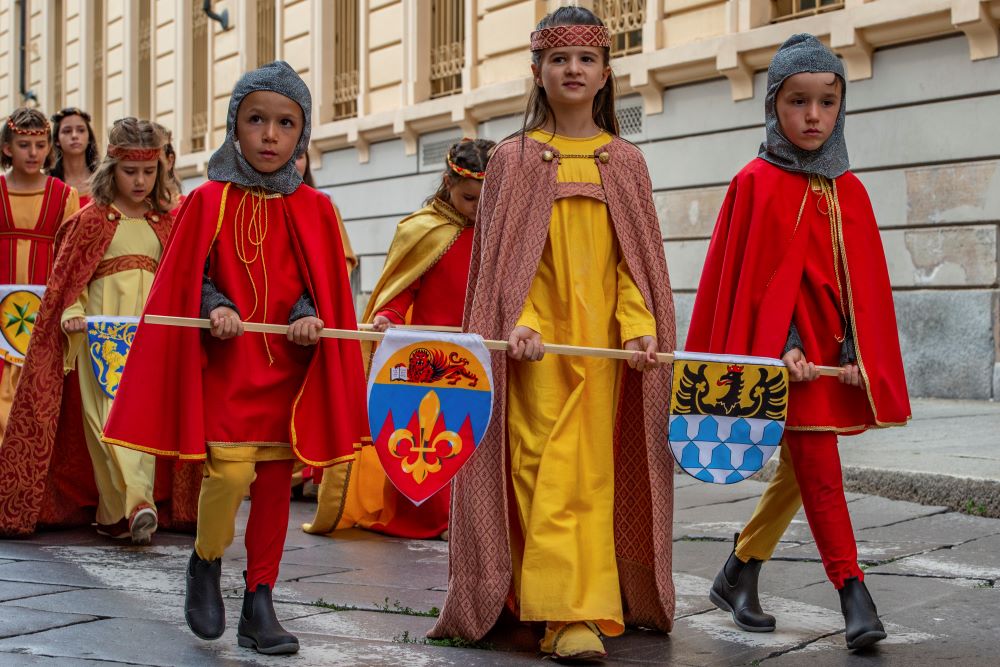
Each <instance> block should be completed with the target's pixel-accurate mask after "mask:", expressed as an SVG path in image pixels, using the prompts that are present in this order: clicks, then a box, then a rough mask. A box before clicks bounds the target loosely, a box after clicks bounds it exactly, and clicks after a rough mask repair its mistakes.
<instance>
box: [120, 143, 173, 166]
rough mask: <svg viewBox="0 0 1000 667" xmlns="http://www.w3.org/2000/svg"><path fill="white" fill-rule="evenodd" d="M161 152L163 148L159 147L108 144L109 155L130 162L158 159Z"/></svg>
mask: <svg viewBox="0 0 1000 667" xmlns="http://www.w3.org/2000/svg"><path fill="white" fill-rule="evenodd" d="M160 153H161V149H159V148H129V147H127V146H115V145H114V144H110V145H109V146H108V157H113V158H116V159H118V160H126V161H128V162H148V161H149V160H157V159H159V157H160Z"/></svg>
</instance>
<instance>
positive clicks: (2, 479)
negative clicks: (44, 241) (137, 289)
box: [0, 204, 201, 536]
mask: <svg viewBox="0 0 1000 667" xmlns="http://www.w3.org/2000/svg"><path fill="white" fill-rule="evenodd" d="M109 213H111V214H113V212H112V210H111V209H110V208H106V207H102V206H98V205H96V204H90V205H88V206H87V207H85V208H84V209H82V210H80V211H79V212H78V213H76V215H74V216H73V217H71V218H70V219H69V220H67V221H66V223H65V224H64V225H63V226H62V227H60V228H59V232H58V234H57V236H56V240H55V244H56V248H57V254H56V260H55V265H54V267H53V270H52V276H51V278H50V279H49V283H48V287H47V289H46V292H45V297H44V298H43V299H42V305H41V307H40V309H39V316H38V324H37V326H36V327H35V330H34V333H33V334H32V338H31V343H30V345H29V347H28V355H27V357H26V358H25V363H24V369H23V371H22V373H21V378H20V382H19V383H18V389H17V394H16V395H15V397H14V404H13V405H12V406H11V412H10V421H9V422H8V424H7V431H6V433H5V435H4V441H3V446H2V447H0V535H6V536H13V535H30V534H31V533H32V532H34V531H35V529H36V527H37V526H39V525H42V526H69V525H80V524H89V523H90V522H91V521H93V511H92V507H93V506H95V505H96V504H97V489H96V487H95V485H94V479H93V472H92V470H93V467H92V464H91V461H90V455H89V453H88V452H87V445H86V440H85V439H84V436H83V414H82V411H81V407H80V393H79V380H78V379H77V375H76V372H91V371H90V369H89V368H83V369H78V371H76V372H73V373H70V374H68V375H66V374H64V372H63V346H64V343H65V340H66V338H65V335H64V334H63V332H62V328H61V322H60V320H61V318H62V313H63V311H64V310H65V309H66V308H68V307H69V306H70V305H72V304H73V303H74V302H75V301H76V299H77V297H78V296H79V295H80V294H81V293H82V292H83V291H84V290H85V289H87V284H88V283H89V282H90V281H91V280H92V279H93V276H94V274H95V272H96V270H97V268H98V265H99V264H100V263H101V258H102V257H103V256H104V253H105V251H106V250H107V248H108V245H110V243H111V239H112V238H113V237H114V235H115V230H116V229H117V227H118V219H117V217H115V218H113V219H109V218H108V215H109ZM147 220H148V222H149V226H150V227H151V228H152V230H153V232H154V233H155V234H156V236H157V238H159V240H160V243H161V244H166V241H167V236H168V234H169V232H170V227H171V225H172V224H173V218H171V217H170V215H169V214H160V215H158V216H156V217H155V219H154V216H153V215H149V216H147ZM200 487H201V474H200V471H198V470H196V469H195V468H194V467H192V466H187V467H183V468H180V467H178V468H175V467H174V464H173V463H172V462H163V463H162V464H160V465H158V466H157V470H156V478H155V485H154V497H155V499H156V500H157V503H163V504H162V505H161V506H159V509H158V513H159V523H160V525H161V526H163V527H164V528H172V529H190V528H192V527H193V526H194V522H195V519H196V513H197V501H198V492H199V489H200ZM164 501H169V502H164Z"/></svg>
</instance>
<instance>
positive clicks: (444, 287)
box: [371, 226, 474, 538]
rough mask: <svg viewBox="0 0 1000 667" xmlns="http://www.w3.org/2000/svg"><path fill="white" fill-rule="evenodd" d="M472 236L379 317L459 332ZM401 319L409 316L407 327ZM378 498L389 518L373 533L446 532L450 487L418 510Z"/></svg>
mask: <svg viewBox="0 0 1000 667" xmlns="http://www.w3.org/2000/svg"><path fill="white" fill-rule="evenodd" d="M473 236H474V229H473V227H471V226H469V227H466V228H465V229H463V230H462V231H461V232H460V233H459V235H458V237H457V238H456V239H455V242H454V243H453V244H452V245H451V247H450V248H448V250H447V251H446V252H445V253H444V255H442V256H441V259H439V260H438V261H437V262H436V263H435V264H434V265H433V266H432V267H431V268H429V269H427V271H426V272H425V273H424V274H423V275H422V276H420V277H419V278H417V279H416V280H414V281H413V283H411V284H410V286H409V287H407V288H406V289H404V290H403V291H402V292H400V293H399V294H398V295H397V296H396V297H395V298H394V299H391V300H390V301H389V302H388V303H387V304H386V305H385V307H384V308H383V309H382V310H380V311H379V313H378V314H379V315H384V316H386V317H388V318H389V319H390V320H392V321H393V322H395V323H396V324H412V325H427V326H451V327H460V326H462V313H463V311H464V309H465V290H464V289H463V287H464V286H465V284H466V283H467V282H468V280H469V260H470V258H471V256H472V239H473ZM406 313H409V315H410V319H409V321H408V322H407V321H406ZM383 497H384V499H385V507H386V509H385V511H384V512H383V515H385V516H391V517H392V518H391V519H389V521H388V522H386V523H377V524H374V525H372V526H371V529H372V530H377V531H379V532H382V533H386V534H387V535H398V536H401V537H415V538H428V537H437V536H438V535H440V534H441V533H442V532H444V531H445V530H446V529H447V528H448V510H449V507H450V505H451V485H448V486H446V487H444V488H443V489H441V490H440V491H438V492H437V493H435V494H434V495H433V496H431V497H430V498H428V499H427V500H426V501H424V502H423V503H422V504H421V505H420V506H419V507H418V506H416V505H414V504H413V503H412V502H411V501H409V500H408V499H407V498H406V497H405V496H404V495H403V494H401V493H400V492H399V491H398V490H397V489H396V488H395V487H394V486H393V485H392V484H386V485H385V490H384V491H383Z"/></svg>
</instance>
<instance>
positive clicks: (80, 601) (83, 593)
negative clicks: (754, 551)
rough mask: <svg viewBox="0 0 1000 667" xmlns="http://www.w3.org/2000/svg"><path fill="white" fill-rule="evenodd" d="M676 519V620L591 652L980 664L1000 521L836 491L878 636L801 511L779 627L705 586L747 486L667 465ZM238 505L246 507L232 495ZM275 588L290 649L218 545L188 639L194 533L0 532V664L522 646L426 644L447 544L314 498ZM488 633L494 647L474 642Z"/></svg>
mask: <svg viewBox="0 0 1000 667" xmlns="http://www.w3.org/2000/svg"><path fill="white" fill-rule="evenodd" d="M676 482H677V493H676V512H675V525H674V533H675V535H674V539H675V541H674V580H675V583H676V586H677V593H678V604H677V622H676V624H675V628H674V631H673V633H671V634H670V635H669V636H664V635H661V634H658V633H653V632H645V631H630V632H628V633H627V634H626V635H625V636H623V637H620V638H615V639H610V640H608V641H607V646H608V650H609V653H610V655H609V659H608V661H607V664H622V665H625V664H648V665H654V664H662V665H667V664H669V665H768V666H769V667H770V666H771V665H774V666H779V665H803V664H806V663H807V662H808V664H809V665H810V666H811V667H822V666H824V665H924V664H935V663H938V662H942V663H943V662H945V661H949V662H950V663H951V664H961V665H974V664H995V662H994V661H995V660H996V651H997V646H998V640H997V638H996V628H997V627H1000V583H998V582H1000V520H997V519H987V518H982V517H975V516H968V515H964V514H957V513H954V512H951V511H949V510H947V509H945V508H943V507H933V506H924V505H917V504H913V503H908V502H902V501H893V500H886V499H883V498H878V497H875V496H867V495H860V494H850V495H849V498H848V499H849V501H850V508H851V514H852V516H853V518H854V526H855V531H856V534H857V537H858V540H859V550H860V556H861V559H862V561H863V563H864V567H865V568H866V575H867V581H868V583H869V586H870V589H871V590H872V594H873V596H874V598H875V601H876V602H877V604H878V606H879V611H880V612H881V615H882V618H883V620H884V621H885V624H886V627H887V630H888V632H889V638H888V639H887V640H886V641H884V642H882V643H881V644H879V645H878V646H877V647H876V648H875V649H874V650H872V651H868V652H866V653H852V652H849V651H847V650H846V649H845V648H844V638H843V621H842V617H841V615H840V611H839V599H838V597H837V594H836V592H835V591H834V590H833V587H832V586H830V584H829V583H828V582H827V581H826V579H825V576H824V574H823V569H822V566H821V564H820V562H819V557H818V554H817V552H816V548H815V545H814V543H813V542H812V539H811V535H810V533H809V529H808V526H807V524H806V522H805V519H804V517H803V516H801V515H800V516H799V517H797V518H796V520H795V521H794V522H793V523H792V525H791V527H790V528H789V531H788V532H787V534H786V535H785V538H784V539H785V541H783V542H782V543H781V545H780V546H779V549H778V551H777V552H776V554H775V559H774V561H772V562H770V563H768V564H766V565H765V567H764V568H763V572H762V581H761V588H762V592H763V593H764V598H763V601H764V605H765V608H766V609H767V610H769V611H771V612H773V613H774V614H775V616H776V617H777V619H778V631H777V632H774V633H771V634H751V633H745V632H742V631H739V630H738V629H737V628H736V627H735V626H734V625H733V624H732V622H731V620H730V619H729V617H728V616H727V615H725V614H723V613H722V612H720V611H717V610H715V609H714V607H713V606H712V605H711V603H710V602H709V601H708V598H707V591H708V587H709V585H710V583H711V579H712V578H713V577H714V576H715V573H716V571H717V570H718V568H719V567H720V566H721V564H722V562H723V561H724V560H725V558H726V557H727V555H728V553H729V550H730V548H731V539H732V534H733V532H734V531H736V530H738V529H739V528H740V527H741V525H742V522H743V521H745V520H746V519H747V518H748V517H749V515H750V512H751V511H752V509H753V506H754V503H755V502H756V499H757V497H758V496H759V494H760V492H761V490H762V489H763V485H762V484H760V483H758V482H754V481H749V482H744V483H741V484H738V485H734V486H731V487H718V486H710V485H705V484H701V483H700V482H696V481H694V480H692V479H690V478H688V477H684V476H678V477H677V478H676ZM244 509H245V508H244ZM292 510H293V516H292V522H291V528H290V531H289V535H288V542H287V545H286V552H285V558H284V560H283V563H282V568H281V575H280V582H279V584H278V586H277V588H276V590H275V597H276V599H277V600H278V601H279V603H278V604H277V610H278V614H279V617H280V618H281V619H282V621H283V623H284V624H285V626H286V627H287V628H288V629H289V630H291V631H293V632H295V633H297V634H298V635H299V638H300V642H301V644H302V650H301V651H300V653H299V654H298V655H296V656H291V657H264V656H259V655H257V654H255V653H253V652H251V651H249V650H247V649H241V648H239V647H237V645H236V638H235V626H236V619H237V618H238V614H239V608H240V599H241V595H242V593H241V586H240V584H241V578H240V574H241V570H242V569H243V566H244V563H245V561H244V560H243V558H244V555H245V553H244V550H243V547H242V544H240V543H239V542H238V543H237V544H234V545H233V547H232V549H231V550H230V551H229V552H228V553H227V555H226V558H225V560H224V565H223V585H224V587H225V592H226V598H227V612H228V618H229V630H227V632H226V634H225V635H223V637H222V638H221V639H219V640H217V641H211V642H204V641H200V640H198V639H197V638H195V637H194V636H193V635H192V634H191V633H190V632H189V631H188V630H187V628H186V627H185V625H184V621H183V611H182V605H183V586H184V579H183V572H184V567H185V564H186V561H187V558H188V555H189V554H190V550H191V544H192V540H191V538H190V537H189V536H186V535H177V534H167V533H162V534H158V535H156V536H155V539H154V544H153V546H151V547H145V548H142V547H130V546H121V545H117V544H112V543H109V542H108V541H106V540H104V539H102V538H98V537H97V536H96V535H94V534H93V533H92V532H91V531H89V530H83V529H80V530H74V531H65V532H52V533H42V534H40V535H36V536H35V537H34V538H32V539H30V540H23V541H13V540H5V541H0V664H2V665H5V666H14V665H60V666H61V665H68V666H75V665H106V664H138V665H165V666H171V667H173V666H178V665H271V664H274V665H278V664H281V665H293V664H294V665H396V664H398V665H417V666H425V665H426V666H433V665H508V664H510V665H518V664H530V663H534V662H537V660H538V658H539V656H538V654H537V653H536V652H535V648H534V647H535V646H536V644H535V641H536V640H535V636H534V634H533V632H534V631H533V630H532V629H531V628H528V627H526V626H520V627H517V626H512V627H510V628H506V629H504V630H502V631H498V632H495V633H494V636H491V637H489V638H488V639H487V644H488V646H486V647H480V648H468V647H454V646H439V645H432V644H427V643H424V639H423V637H424V633H425V632H426V631H427V630H428V629H429V628H430V626H431V624H432V622H433V618H432V617H431V615H433V614H435V613H436V610H437V608H439V607H440V606H441V604H442V603H443V601H444V597H445V592H446V585H447V558H448V553H447V544H446V543H444V542H438V541H415V540H401V539H391V538H385V537H382V536H379V535H375V534H372V533H366V532H363V531H346V532H343V533H341V534H338V535H339V536H338V538H337V539H329V538H325V537H316V536H312V535H306V534H305V533H302V532H301V531H300V530H299V525H300V524H301V523H302V522H303V521H308V520H309V519H310V518H311V515H312V506H311V505H310V504H309V503H303V502H296V503H293V506H292ZM483 648H488V649H492V650H483Z"/></svg>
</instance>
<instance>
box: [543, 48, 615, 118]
mask: <svg viewBox="0 0 1000 667" xmlns="http://www.w3.org/2000/svg"><path fill="white" fill-rule="evenodd" d="M531 72H532V74H533V75H534V78H535V83H536V84H538V85H540V86H542V88H544V89H545V95H546V97H548V99H549V103H550V104H552V105H554V106H575V105H578V104H588V105H589V104H593V101H594V98H595V97H596V96H597V93H598V91H600V90H601V88H603V87H604V84H605V83H606V82H607V80H608V77H609V76H610V75H611V66H610V65H605V64H604V53H603V51H602V50H601V49H599V48H597V47H595V46H562V47H559V48H553V49H546V50H545V51H543V52H542V57H541V61H540V63H539V65H535V64H532V65H531Z"/></svg>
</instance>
